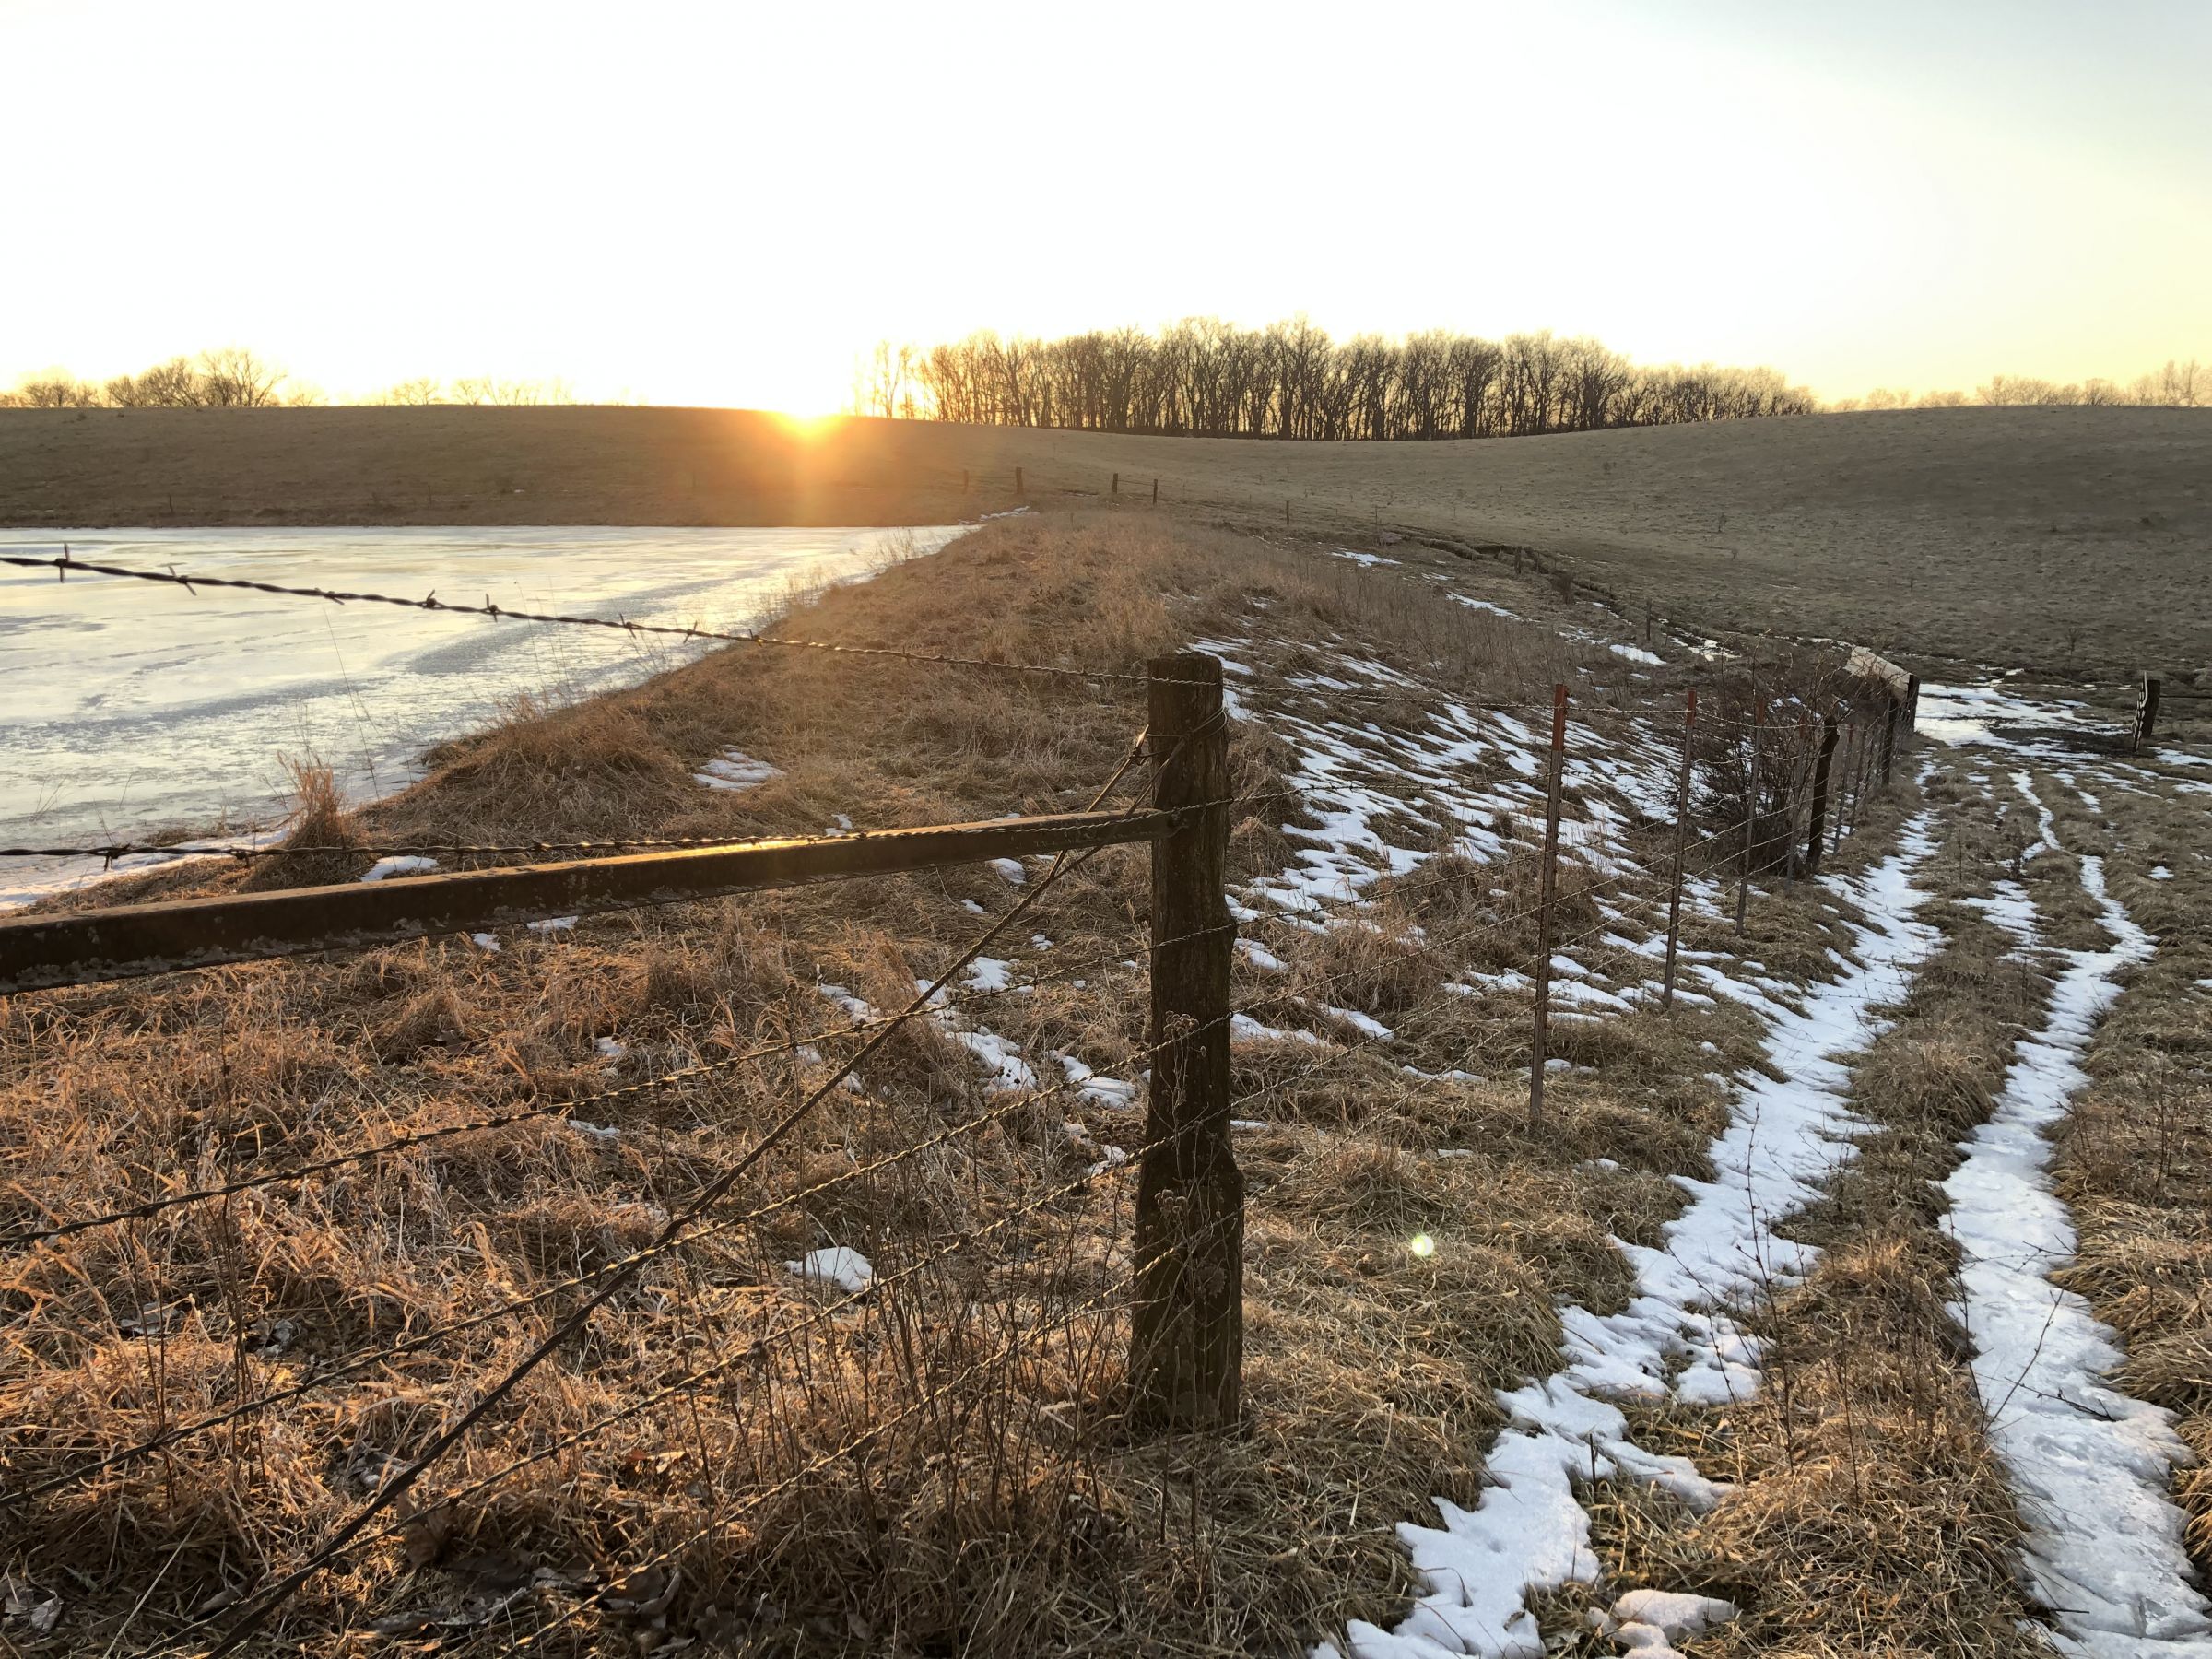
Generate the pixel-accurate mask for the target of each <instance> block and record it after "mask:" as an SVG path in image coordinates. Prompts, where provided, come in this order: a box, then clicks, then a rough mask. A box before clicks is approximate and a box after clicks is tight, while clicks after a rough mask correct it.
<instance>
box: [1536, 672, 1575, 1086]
mask: <svg viewBox="0 0 2212 1659" xmlns="http://www.w3.org/2000/svg"><path fill="white" fill-rule="evenodd" d="M1566 775H1567V688H1566V687H1565V686H1554V687H1552V688H1551V799H1550V802H1549V804H1548V805H1547V806H1546V807H1545V809H1544V888H1543V897H1542V899H1541V900H1539V901H1538V903H1537V906H1536V1026H1535V1041H1534V1043H1533V1044H1532V1046H1531V1048H1530V1051H1529V1059H1528V1121H1529V1122H1530V1123H1531V1124H1540V1123H1542V1122H1543V1121H1544V1066H1545V1063H1546V1062H1547V1060H1548V1059H1549V1058H1550V1056H1549V1055H1548V1054H1547V1053H1545V1046H1546V1042H1547V1039H1548V1037H1549V1036H1550V1031H1551V904H1552V900H1553V899H1554V898H1556V897H1557V896H1558V893H1559V787H1560V785H1561V783H1562V782H1564V781H1565V779H1566Z"/></svg>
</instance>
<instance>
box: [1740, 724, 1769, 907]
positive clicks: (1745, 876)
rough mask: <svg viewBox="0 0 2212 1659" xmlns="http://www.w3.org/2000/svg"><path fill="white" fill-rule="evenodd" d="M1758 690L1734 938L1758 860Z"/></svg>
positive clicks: (1748, 760)
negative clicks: (1752, 864) (1754, 865)
mask: <svg viewBox="0 0 2212 1659" xmlns="http://www.w3.org/2000/svg"><path fill="white" fill-rule="evenodd" d="M1762 712H1764V710H1763V709H1762V707H1761V705H1760V702H1759V688H1758V686H1756V685H1754V686H1753V687H1752V688H1751V742H1750V748H1749V751H1748V753H1747V755H1746V757H1745V759H1744V867H1743V869H1742V871H1741V872H1740V873H1739V874H1738V875H1737V877H1736V878H1735V936H1736V937H1737V938H1739V939H1740V938H1742V937H1743V936H1744V918H1745V916H1746V914H1747V912H1749V910H1750V905H1751V861H1752V860H1753V859H1755V858H1756V857H1758V856H1759V715H1760V714H1761V713H1762Z"/></svg>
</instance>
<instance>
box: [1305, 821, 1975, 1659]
mask: <svg viewBox="0 0 2212 1659" xmlns="http://www.w3.org/2000/svg"><path fill="white" fill-rule="evenodd" d="M1928 823H1929V818H1928V815H1927V814H1925V813H1923V814H1922V815H1920V816H1919V817H1917V818H1914V819H1913V820H1912V822H1911V823H1910V824H1908V825H1907V826H1906V828H1905V830H1904V831H1903V832H1902V834H1901V836H1900V845H1899V850H1898V851H1897V852H1896V853H1892V854H1891V855H1890V856H1889V857H1888V859H1886V860H1884V861H1883V862H1882V863H1881V864H1880V865H1877V866H1876V867H1875V868H1874V869H1873V870H1872V871H1870V872H1869V873H1868V874H1867V875H1866V876H1865V877H1863V878H1861V879H1856V880H1853V879H1848V878H1837V877H1830V878H1828V879H1827V880H1826V881H1825V882H1824V885H1825V886H1828V887H1829V888H1830V889H1831V890H1833V891H1836V892H1839V893H1841V895H1842V896H1844V897H1846V898H1848V899H1850V900H1853V902H1854V903H1856V904H1857V905H1858V906H1859V908H1860V909H1861V911H1862V912H1864V913H1865V915H1866V916H1867V918H1868V921H1869V925H1865V926H1861V927H1858V928H1856V929H1855V935H1856V936H1855V938H1854V941H1853V945H1854V953H1855V959H1854V960H1851V961H1848V962H1846V963H1845V964H1844V966H1843V971H1842V972H1841V975H1840V976H1839V977H1838V978H1837V979H1836V980H1834V981H1832V982H1829V983H1826V984H1821V985H1816V986H1814V987H1813V988H1812V989H1811V990H1810V991H1809V992H1808V993H1807V994H1806V998H1805V1002H1804V1006H1802V1007H1792V1006H1787V1005H1785V1004H1783V1003H1782V1002H1780V1001H1777V1000H1776V999H1774V998H1773V997H1771V996H1770V995H1769V994H1767V992H1766V991H1765V990H1764V989H1762V988H1760V987H1759V986H1756V985H1752V984H1749V983H1746V982H1743V981H1740V980H1736V979H1734V978H1731V977H1728V976H1724V975H1722V974H1720V973H1718V972H1717V971H1716V972H1715V973H1714V974H1712V976H1710V977H1709V980H1708V982H1709V983H1710V984H1711V985H1712V987H1713V988H1714V989H1715V990H1718V991H1722V992H1723V993H1724V994H1728V995H1731V996H1734V997H1735V998H1737V999H1739V1000H1741V1001H1742V1002H1744V1003H1745V1004H1746V1005H1747V1006H1749V1007H1751V1008H1752V1009H1753V1010H1754V1011H1756V1012H1757V1013H1758V1014H1759V1016H1760V1017H1761V1018H1763V1019H1765V1020H1766V1021H1767V1024H1768V1048H1769V1052H1770V1053H1771V1054H1772V1055H1773V1057H1774V1058H1775V1059H1776V1060H1777V1062H1779V1063H1780V1065H1781V1068H1782V1069H1783V1070H1784V1071H1785V1073H1786V1076H1785V1078H1784V1079H1783V1080H1782V1081H1777V1080H1775V1079H1774V1078H1771V1077H1766V1076H1764V1075H1762V1074H1759V1073H1752V1074H1749V1075H1748V1076H1747V1077H1742V1078H1739V1079H1738V1080H1737V1086H1736V1090H1735V1102H1734V1105H1733V1108H1732V1112H1731V1122H1730V1124H1729V1126H1728V1128H1727V1129H1726V1130H1725V1131H1724V1132H1723V1134H1722V1135H1720V1136H1719V1138H1718V1139H1716V1140H1715V1141H1714V1142H1713V1144H1712V1165H1713V1170H1714V1178H1713V1179H1712V1181H1710V1182H1692V1181H1684V1182H1682V1184H1683V1186H1684V1187H1685V1188H1686V1189H1687V1190H1688V1192H1689V1194H1691V1198H1690V1203H1689V1206H1688V1208H1686V1209H1685V1210H1684V1211H1683V1212H1682V1214H1681V1215H1679V1216H1678V1217H1677V1218H1675V1219H1674V1220H1673V1221H1671V1222H1669V1223H1668V1224H1667V1226H1666V1228H1665V1247H1664V1248H1662V1249H1657V1250H1652V1249H1641V1248H1638V1247H1635V1246H1631V1245H1628V1244H1622V1245H1621V1246H1620V1248H1621V1249H1622V1251H1623V1252H1624V1253H1626V1254H1627V1255H1628V1257H1629V1259H1630V1262H1631V1263H1632V1264H1633V1265H1634V1266H1635V1269H1636V1279H1637V1288H1638V1294H1637V1296H1636V1297H1635V1298H1634V1300H1631V1301H1630V1304H1629V1306H1628V1307H1627V1308H1625V1309H1623V1310H1622V1311H1621V1312H1618V1313H1612V1314H1598V1313H1594V1312H1590V1311H1589V1310H1588V1309H1586V1308H1581V1307H1565V1308H1562V1309H1560V1311H1559V1318H1560V1324H1561V1326H1562V1327H1563V1330H1564V1333H1565V1336H1566V1341H1565V1344H1564V1349H1565V1353H1564V1358H1565V1359H1566V1364H1565V1365H1564V1366H1563V1367H1562V1368H1561V1369H1560V1370H1559V1371H1556V1372H1554V1373H1553V1374H1552V1375H1551V1376H1549V1377H1546V1378H1542V1379H1539V1380H1532V1381H1531V1382H1529V1383H1527V1384H1526V1385H1525V1386H1524V1387H1522V1388H1519V1389H1515V1390H1512V1391H1510V1392H1509V1391H1501V1392H1500V1394H1499V1395H1498V1399H1499V1403H1500V1405H1502V1406H1504V1407H1505V1408H1506V1410H1507V1412H1508V1413H1509V1414H1510V1416H1511V1418H1512V1421H1511V1423H1510V1425H1509V1426H1508V1427H1507V1428H1506V1429H1505V1430H1504V1431H1503V1432H1501V1433H1500V1435H1499V1437H1498V1439H1497V1441H1496V1442H1495V1443H1494V1444H1493V1445H1492V1447H1491V1449H1490V1452H1489V1454H1488V1457H1487V1459H1486V1460H1485V1463H1486V1472H1487V1473H1488V1476H1489V1477H1490V1479H1491V1480H1492V1481H1493V1482H1495V1484H1494V1485H1492V1486H1491V1487H1489V1488H1488V1489H1487V1490H1486V1491H1485V1492H1484V1494H1483V1497H1482V1501H1481V1502H1480V1503H1479V1504H1478V1505H1477V1507H1476V1508H1475V1509H1473V1510H1466V1509H1463V1508H1461V1507H1459V1506H1458V1505H1456V1504H1453V1503H1450V1502H1448V1501H1446V1500H1443V1499H1441V1498H1439V1499H1436V1500H1433V1501H1434V1502H1435V1504H1436V1507H1437V1510H1438V1512H1439V1513H1440V1514H1441V1517H1442V1520H1443V1524H1442V1525H1441V1527H1432V1526H1421V1525H1417V1524H1411V1523H1402V1524H1400V1525H1399V1527H1398V1533H1399V1536H1400V1537H1401V1538H1402V1539H1403V1540H1404V1542H1405V1544H1406V1548H1407V1549H1408V1551H1409V1552H1410V1553H1411V1554H1412V1556H1413V1559H1414V1564H1415V1565H1416V1567H1417V1568H1418V1569H1419V1571H1420V1572H1421V1575H1422V1578H1423V1580H1424V1582H1425V1583H1426V1584H1427V1586H1428V1588H1427V1593H1426V1594H1423V1595H1422V1596H1421V1597H1420V1599H1419V1601H1418V1603H1417V1604H1416V1606H1415V1607H1414V1610H1413V1612H1412V1613H1411V1614H1409V1615H1408V1616H1407V1617H1406V1619H1405V1620H1403V1621H1402V1622H1401V1623H1400V1624H1399V1625H1398V1626H1397V1627H1396V1628H1395V1629H1394V1630H1382V1629H1381V1628H1379V1627H1377V1626H1374V1625H1371V1624H1366V1623H1360V1622H1355V1623H1353V1624H1352V1625H1351V1626H1350V1627H1349V1628H1348V1630H1347V1643H1346V1646H1347V1651H1348V1653H1350V1655H1351V1659H1440V1656H1442V1655H1459V1654H1469V1653H1472V1654H1480V1655H1484V1656H1485V1659H1541V1656H1542V1655H1543V1653H1545V1652H1546V1648H1545V1643H1544V1640H1543V1635H1542V1632H1541V1631H1540V1630H1538V1628H1537V1624H1536V1620H1535V1616H1534V1615H1533V1614H1532V1613H1531V1612H1530V1611H1529V1609H1528V1606H1527V1598H1528V1596H1529V1594H1531V1593H1532V1592H1536V1591H1543V1590H1549V1589H1556V1588H1558V1587H1559V1586H1560V1585H1562V1584H1566V1583H1594V1582H1595V1581H1596V1579H1597V1577H1598V1572H1599V1567H1598V1562H1597V1559H1596V1558H1595V1556H1594V1554H1593V1553H1592V1551H1591V1549H1590V1547H1589V1536H1590V1517H1589V1515H1588V1513H1587V1512H1586V1511H1585V1510H1584V1509H1583V1504H1582V1500H1581V1499H1580V1498H1579V1496H1578V1495H1577V1492H1576V1487H1577V1485H1578V1483H1582V1482H1586V1481H1588V1480H1591V1479H1606V1478H1614V1477H1619V1478H1627V1479H1634V1480H1643V1481H1648V1482H1652V1483H1654V1484H1657V1485H1659V1486H1662V1487H1664V1488H1666V1489H1667V1490H1669V1491H1671V1492H1673V1493H1674V1494H1675V1495H1676V1496H1677V1497H1679V1498H1680V1499H1682V1500H1684V1501H1685V1502H1687V1503H1688V1504H1689V1505H1690V1506H1691V1507H1692V1508H1695V1509H1706V1508H1710V1507H1711V1506H1712V1504H1713V1503H1714V1502H1715V1501H1717V1500H1718V1499H1719V1497H1720V1496H1721V1495H1722V1492H1723V1491H1724V1488H1721V1487H1718V1486H1716V1485H1715V1484H1713V1483H1712V1482H1711V1481H1709V1480H1707V1479H1706V1478H1705V1477H1703V1476H1701V1475H1700V1473H1699V1472H1698V1470H1697V1468H1696V1466H1695V1465H1693V1464H1691V1463H1690V1462H1689V1461H1688V1459H1686V1458H1679V1457H1664V1456H1660V1455H1657V1454H1655V1453H1650V1452H1647V1451H1645V1450H1643V1449H1642V1448H1641V1447H1640V1446H1638V1445H1636V1444H1635V1443H1634V1442H1633V1441H1630V1439H1629V1437H1628V1424H1627V1420H1626V1418H1624V1417H1623V1415H1622V1413H1621V1411H1620V1408H1619V1407H1618V1406H1617V1405H1615V1404H1613V1403H1612V1399H1610V1398H1608V1397H1607V1396H1613V1397H1616V1398H1618V1397H1629V1398H1641V1399H1653V1400H1658V1399H1665V1398H1668V1397H1669V1396H1670V1395H1671V1397H1673V1398H1675V1399H1677V1400H1679V1401H1682V1402H1684V1403H1686V1404H1691V1405H1700V1404H1713V1403H1720V1402H1724V1401H1726V1400H1727V1399H1729V1398H1732V1397H1736V1398H1740V1397H1742V1396H1744V1395H1745V1394H1748V1393H1750V1392H1752V1391H1753V1390H1755V1389H1756V1388H1757V1386H1758V1383H1759V1368H1758V1358H1759V1355H1758V1346H1757V1343H1756V1341H1755V1339H1753V1338H1752V1337H1751V1336H1750V1335H1748V1334H1747V1333H1745V1332H1743V1331H1741V1330H1739V1329H1738V1328H1737V1326H1736V1325H1735V1323H1734V1321H1733V1320H1732V1319H1731V1318H1730V1317H1729V1312H1728V1310H1729V1309H1731V1308H1734V1307H1740V1306H1742V1305H1744V1304H1745V1303H1746V1302H1747V1301H1749V1300H1752V1299H1753V1298H1754V1297H1755V1296H1757V1295H1758V1294H1759V1293H1761V1292H1762V1291H1765V1290H1768V1289H1770V1288H1771V1286H1772V1285H1773V1284H1774V1283H1775V1282H1777V1281H1780V1280H1788V1279H1794V1278H1795V1277H1799V1276H1801V1275H1802V1274H1803V1273H1804V1272H1805V1271H1806V1270H1807V1268H1808V1267H1809V1266H1810V1265H1811V1262H1812V1260H1813V1257H1814V1254H1815V1253H1814V1252H1813V1251H1812V1250H1811V1249H1810V1248H1809V1247H1807V1246H1805V1245H1800V1244H1796V1243H1794V1242H1792V1241H1787V1240H1784V1239H1781V1238H1779V1237H1778V1236H1777V1235H1776V1234H1775V1232H1774V1228H1775V1226H1776V1224H1777V1223H1778V1222H1779V1221H1782V1220H1783V1219H1785V1218H1788V1217H1790V1216H1792V1215H1794V1214H1796V1213H1797V1212H1798V1211H1800V1210H1802V1209H1803V1208H1804V1207H1805V1206H1806V1205H1807V1204H1808V1203H1810V1202H1811V1201H1812V1200H1813V1199H1814V1198H1815V1197H1817V1196H1818V1193H1819V1190H1820V1187H1821V1184H1822V1183H1823V1182H1825V1181H1826V1179H1827V1178H1828V1177H1829V1176H1830V1175H1831V1174H1832V1173H1833V1172H1834V1171H1835V1169H1836V1168H1837V1167H1838V1166H1839V1165H1841V1164H1842V1163H1844V1162H1846V1161H1848V1160H1849V1159H1851V1158H1853V1156H1855V1152H1856V1148H1855V1147H1854V1145H1853V1140H1852V1136H1853V1135H1855V1134H1856V1133H1857V1132H1858V1131H1859V1130H1861V1129H1863V1128H1865V1126H1866V1124H1865V1120H1864V1119H1863V1118H1861V1117H1860V1116H1859V1115H1858V1113H1857V1112H1855V1111H1854V1110H1853V1106H1852V1102H1851V1096H1850V1069H1849V1062H1848V1060H1847V1058H1845V1056H1847V1055H1849V1054H1851V1053H1855V1052H1857V1051H1858V1050H1861V1049H1863V1048H1864V1047H1865V1045H1866V1044H1867V1043H1868V1042H1870V1041H1872V1040H1873V1039H1874V1037H1875V1036H1877V1035H1878V1034H1879V1032H1880V1030H1882V1029H1883V1028H1882V1025H1881V1022H1880V1021H1878V1020H1877V1018H1875V1017H1874V1015H1873V1013H1872V1010H1873V1009H1874V1008H1875V1007H1877V1006H1883V1005H1886V1004H1890V1003H1894V1002H1896V1001H1898V1000H1900V998H1901V997H1902V996H1903V994H1904V992H1905V990H1906V988H1907V987H1908V985H1909V983H1910V981H1911V978H1912V973H1913V972H1914V971H1916V970H1917V969H1918V967H1919V965H1920V964H1921V963H1922V962H1924V960H1926V959H1927V958H1928V957H1929V956H1931V955H1932V954H1933V953H1934V951H1935V946H1936V944H1937V941H1938V937H1939V935H1937V933H1936V931H1935V929H1934V928H1933V927H1930V926H1928V925H1927V924H1924V923H1922V922H1920V921H1918V920H1916V919H1915V916H1914V912H1916V911H1917V910H1918V909H1919V907H1920V906H1921V905H1922V904H1923V903H1924V901H1925V895H1924V893H1923V892H1922V891H1921V890H1920V889H1919V888H1917V887H1916V886H1915V885H1914V884H1913V881H1912V874H1913V871H1914V870H1915V869H1916V868H1917V867H1918V866H1919V865H1921V864H1922V863H1923V862H1924V860H1925V859H1926V858H1927V857H1928V856H1929V855H1930V853H1931V852H1932V851H1933V844H1932V842H1931V841H1929V839H1928V833H1927V830H1928ZM1715 1605H1716V1606H1718V1605H1722V1604H1715ZM1659 1635H1660V1632H1659V1630H1657V1629H1656V1628H1654V1629H1653V1630H1651V1631H1650V1633H1649V1636H1650V1638H1651V1639H1656V1638H1658V1637H1659ZM1617 1640H1621V1641H1624V1642H1626V1641H1630V1640H1632V1641H1635V1642H1638V1643H1641V1646H1640V1647H1639V1650H1638V1651H1640V1652H1642V1653H1647V1654H1651V1655H1653V1656H1654V1659H1656V1656H1657V1655H1661V1654H1665V1653H1671V1652H1672V1651H1673V1650H1672V1649H1671V1648H1668V1647H1665V1646H1663V1645H1653V1644H1652V1640H1649V1639H1647V1637H1646V1635H1645V1633H1644V1632H1643V1631H1642V1630H1641V1629H1638V1630H1636V1631H1635V1633H1634V1634H1633V1636H1632V1637H1631V1636H1630V1632H1629V1630H1627V1629H1626V1628H1625V1627H1624V1630H1622V1631H1621V1632H1620V1633H1619V1634H1618V1636H1617ZM1314 1652H1315V1654H1316V1659H1320V1656H1322V1655H1332V1654H1335V1653H1336V1652H1337V1650H1336V1649H1335V1648H1334V1647H1333V1646H1328V1645H1325V1644H1324V1646H1323V1647H1320V1648H1317V1649H1315V1650H1314Z"/></svg>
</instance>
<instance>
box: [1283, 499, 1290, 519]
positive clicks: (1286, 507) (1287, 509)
mask: <svg viewBox="0 0 2212 1659" xmlns="http://www.w3.org/2000/svg"><path fill="white" fill-rule="evenodd" d="M1289 522H1290V498H1289V497H1288V496H1285V497H1284V498H1283V523H1284V524H1288V523H1289Z"/></svg>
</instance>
